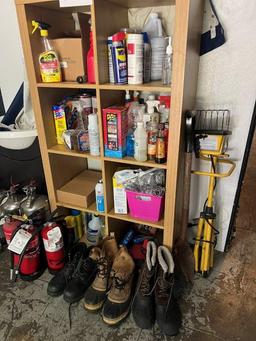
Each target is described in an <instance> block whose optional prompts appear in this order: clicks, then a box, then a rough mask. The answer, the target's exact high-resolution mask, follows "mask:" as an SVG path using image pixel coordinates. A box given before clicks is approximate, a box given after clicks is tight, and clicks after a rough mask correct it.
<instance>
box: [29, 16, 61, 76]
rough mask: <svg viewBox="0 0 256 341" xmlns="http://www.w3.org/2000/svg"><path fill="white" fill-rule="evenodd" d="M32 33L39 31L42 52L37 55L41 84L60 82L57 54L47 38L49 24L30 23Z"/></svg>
mask: <svg viewBox="0 0 256 341" xmlns="http://www.w3.org/2000/svg"><path fill="white" fill-rule="evenodd" d="M32 26H33V28H34V29H33V31H32V34H33V33H34V32H35V31H36V30H37V29H39V30H40V35H41V40H42V45H43V48H44V50H43V52H42V53H40V55H39V65H40V72H41V77H42V82H44V83H52V82H61V80H62V77H61V69H60V62H59V58H58V55H57V53H56V52H55V51H54V50H53V48H52V46H51V44H50V42H49V39H48V38H47V37H48V28H49V27H50V25H49V24H47V23H44V22H41V21H35V20H33V21H32Z"/></svg>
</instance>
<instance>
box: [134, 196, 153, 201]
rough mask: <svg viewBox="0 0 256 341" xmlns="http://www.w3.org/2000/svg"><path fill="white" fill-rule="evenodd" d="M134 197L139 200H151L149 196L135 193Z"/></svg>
mask: <svg viewBox="0 0 256 341" xmlns="http://www.w3.org/2000/svg"><path fill="white" fill-rule="evenodd" d="M136 199H137V200H141V201H151V197H147V196H145V195H136Z"/></svg>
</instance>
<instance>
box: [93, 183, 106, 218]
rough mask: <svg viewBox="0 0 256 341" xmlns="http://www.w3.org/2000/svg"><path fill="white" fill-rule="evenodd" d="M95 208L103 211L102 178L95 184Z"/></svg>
mask: <svg viewBox="0 0 256 341" xmlns="http://www.w3.org/2000/svg"><path fill="white" fill-rule="evenodd" d="M95 196H96V209H97V211H98V212H104V211H105V204H104V188H103V180H102V179H101V180H99V181H98V183H97V185H96V186H95Z"/></svg>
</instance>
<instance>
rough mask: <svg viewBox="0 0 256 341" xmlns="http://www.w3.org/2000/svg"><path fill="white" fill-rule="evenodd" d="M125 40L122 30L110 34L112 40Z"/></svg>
mask: <svg viewBox="0 0 256 341" xmlns="http://www.w3.org/2000/svg"><path fill="white" fill-rule="evenodd" d="M122 40H125V33H124V32H117V33H115V34H114V35H113V36H112V41H113V42H114V41H122Z"/></svg>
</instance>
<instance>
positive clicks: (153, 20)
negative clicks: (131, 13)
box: [143, 12, 163, 39]
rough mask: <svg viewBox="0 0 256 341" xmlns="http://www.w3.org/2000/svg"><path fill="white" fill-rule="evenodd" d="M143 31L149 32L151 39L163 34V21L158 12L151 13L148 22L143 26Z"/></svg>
mask: <svg viewBox="0 0 256 341" xmlns="http://www.w3.org/2000/svg"><path fill="white" fill-rule="evenodd" d="M143 32H147V34H148V36H149V39H152V38H155V37H162V36H163V28H162V21H161V19H160V18H159V17H158V14H157V13H154V12H152V13H150V14H149V17H148V20H147V22H146V24H145V25H144V27H143Z"/></svg>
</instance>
